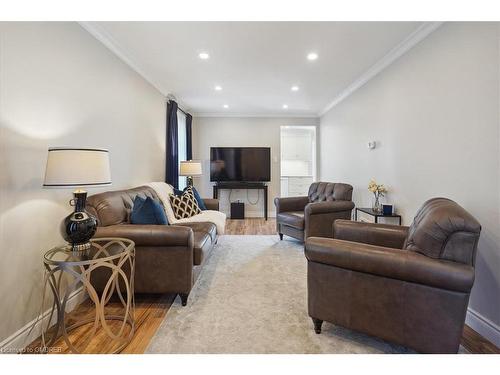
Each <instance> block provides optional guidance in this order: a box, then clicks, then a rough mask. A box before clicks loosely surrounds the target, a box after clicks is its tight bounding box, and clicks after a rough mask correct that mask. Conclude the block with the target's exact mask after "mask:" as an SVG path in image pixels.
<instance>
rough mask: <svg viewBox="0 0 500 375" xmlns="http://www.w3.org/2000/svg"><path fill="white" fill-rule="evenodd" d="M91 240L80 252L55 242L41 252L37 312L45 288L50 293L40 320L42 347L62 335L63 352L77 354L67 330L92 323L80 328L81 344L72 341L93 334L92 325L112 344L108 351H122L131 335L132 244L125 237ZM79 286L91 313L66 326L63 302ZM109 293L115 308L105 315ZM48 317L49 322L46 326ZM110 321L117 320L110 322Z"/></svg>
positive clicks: (133, 258)
mask: <svg viewBox="0 0 500 375" xmlns="http://www.w3.org/2000/svg"><path fill="white" fill-rule="evenodd" d="M91 244H92V246H91V248H90V249H89V250H87V251H85V252H74V251H72V249H71V247H70V246H61V247H55V248H53V249H51V250H49V251H47V252H46V253H45V255H44V258H43V262H44V266H45V276H44V290H43V302H42V312H43V311H45V296H46V292H47V288H50V290H51V291H52V294H53V297H54V301H53V304H52V309H51V311H50V316H49V317H48V318H47V320H46V321H42V346H43V348H45V349H46V348H48V347H51V346H52V345H53V344H54V343H55V342H56V340H58V339H59V338H61V337H62V339H63V340H64V342H65V343H66V345H67V346H68V348H69V350H71V351H72V352H73V353H80V352H81V350H80V349H79V348H77V347H76V346H75V345H74V343H73V342H72V341H71V340H70V336H69V332H70V331H72V330H74V329H76V328H79V327H82V326H84V325H87V324H92V327H91V329H90V330H88V332H86V337H85V340H84V342H83V344H82V345H78V346H81V347H83V348H85V347H86V346H87V345H88V344H89V343H90V342H91V340H92V339H93V338H94V337H95V335H96V333H97V331H98V329H102V330H103V331H104V332H105V334H106V335H107V336H108V338H109V339H110V340H111V341H112V343H113V344H114V345H115V346H114V351H113V353H119V352H120V351H122V350H123V348H124V347H125V346H126V345H127V344H128V343H129V342H130V340H131V339H132V337H133V335H134V331H135V321H134V309H135V301H134V268H135V244H134V242H133V241H131V240H128V239H125V238H98V239H93V240H91ZM93 276H94V277H93ZM96 280H99V282H100V283H101V284H104V287H103V288H102V291H101V290H96V288H95V287H94V286H95V281H96ZM93 282H94V284H93ZM101 286H102V285H101ZM80 288H82V289H83V292H84V293H87V295H88V298H89V299H90V301H91V302H92V303H93V305H94V306H93V307H94V314H93V316H92V317H90V318H84V319H80V320H77V321H76V322H75V323H72V324H71V325H69V326H67V324H68V322H67V318H66V311H65V310H66V305H67V304H68V300H69V299H70V298H71V297H72V296H74V295H75V293H78V290H79V289H80ZM98 289H99V288H98ZM114 294H115V295H116V296H117V297H118V298H117V299H118V300H119V302H120V304H121V306H120V308H118V310H121V312H118V313H117V312H115V310H117V309H115V308H113V312H114V314H107V313H106V309H105V308H106V305H107V304H108V302H109V300H110V299H111V297H112V296H113V295H114ZM54 319H55V320H56V322H55V326H53V327H51V325H52V324H53V323H54ZM44 320H45V319H44ZM110 321H119V322H120V323H119V324H118V325H116V324H115V325H112V324H110ZM112 326H113V327H112ZM116 326H118V327H116Z"/></svg>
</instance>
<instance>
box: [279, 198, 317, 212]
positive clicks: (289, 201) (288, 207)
mask: <svg viewBox="0 0 500 375" xmlns="http://www.w3.org/2000/svg"><path fill="white" fill-rule="evenodd" d="M308 203H309V197H287V198H274V205H275V206H276V213H277V214H279V213H280V212H288V211H303V210H304V207H305V206H306V204H308Z"/></svg>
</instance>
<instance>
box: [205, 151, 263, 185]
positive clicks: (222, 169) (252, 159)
mask: <svg viewBox="0 0 500 375" xmlns="http://www.w3.org/2000/svg"><path fill="white" fill-rule="evenodd" d="M210 181H244V182H266V181H271V149H270V148H269V147H211V148H210Z"/></svg>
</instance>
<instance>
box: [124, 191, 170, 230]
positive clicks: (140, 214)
mask: <svg viewBox="0 0 500 375" xmlns="http://www.w3.org/2000/svg"><path fill="white" fill-rule="evenodd" d="M130 223H131V224H153V225H154V224H156V225H162V224H163V225H165V224H168V220H167V215H165V210H164V209H163V207H162V205H161V204H160V202H157V201H155V200H154V199H153V198H151V197H147V198H142V197H139V196H136V197H135V199H134V207H133V208H132V213H131V214H130Z"/></svg>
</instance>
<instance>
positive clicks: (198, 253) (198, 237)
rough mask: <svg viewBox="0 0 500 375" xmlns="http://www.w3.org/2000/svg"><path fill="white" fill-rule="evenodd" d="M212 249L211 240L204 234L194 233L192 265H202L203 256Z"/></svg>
mask: <svg viewBox="0 0 500 375" xmlns="http://www.w3.org/2000/svg"><path fill="white" fill-rule="evenodd" d="M211 249H212V239H211V238H210V235H209V234H208V233H206V232H194V240H193V253H194V254H193V255H194V256H193V264H194V265H195V266H198V265H200V264H201V263H203V260H204V259H205V256H206V255H207V254H208V253H209V252H210V250H211Z"/></svg>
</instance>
